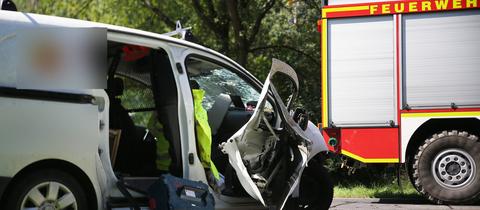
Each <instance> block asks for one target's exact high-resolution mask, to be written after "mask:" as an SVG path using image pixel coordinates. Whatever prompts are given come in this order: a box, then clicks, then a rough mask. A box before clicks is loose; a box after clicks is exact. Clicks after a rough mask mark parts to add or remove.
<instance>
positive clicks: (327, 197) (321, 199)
mask: <svg viewBox="0 0 480 210" xmlns="http://www.w3.org/2000/svg"><path fill="white" fill-rule="evenodd" d="M332 200H333V182H332V178H331V177H330V175H329V174H328V171H327V169H325V167H324V166H323V164H322V161H320V160H317V159H312V160H311V161H310V162H309V163H308V167H307V168H305V171H304V172H303V174H302V177H301V180H300V196H299V197H298V198H289V199H288V201H287V203H286V205H285V209H287V210H297V209H307V210H327V209H329V208H330V205H331V204H332Z"/></svg>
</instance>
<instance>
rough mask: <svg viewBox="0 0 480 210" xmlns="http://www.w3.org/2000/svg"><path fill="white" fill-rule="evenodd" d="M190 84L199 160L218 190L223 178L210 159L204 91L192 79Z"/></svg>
mask: <svg viewBox="0 0 480 210" xmlns="http://www.w3.org/2000/svg"><path fill="white" fill-rule="evenodd" d="M190 86H191V87H192V95H193V105H194V107H193V108H194V115H195V131H196V135H197V147H198V153H199V158H200V162H202V165H203V167H204V168H205V169H206V170H205V172H206V175H207V179H208V182H209V183H210V184H211V186H212V187H213V188H214V189H215V190H218V191H220V190H222V188H223V185H224V184H223V183H224V179H223V177H222V176H221V175H220V173H219V172H218V170H217V168H216V167H215V164H214V163H213V161H212V159H211V153H212V152H211V150H212V130H211V128H210V125H209V124H208V114H207V111H206V110H205V109H204V108H203V106H202V101H203V98H204V96H205V91H204V90H202V89H200V86H199V85H198V83H197V82H196V81H194V80H192V81H190Z"/></svg>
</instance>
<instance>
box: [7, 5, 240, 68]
mask: <svg viewBox="0 0 480 210" xmlns="http://www.w3.org/2000/svg"><path fill="white" fill-rule="evenodd" d="M2 22H16V23H18V24H25V25H40V26H55V27H79V28H82V27H100V28H107V30H108V31H111V32H120V33H126V34H133V35H137V36H143V37H148V38H152V39H157V40H160V41H165V42H169V43H173V44H178V45H182V46H185V47H190V48H195V49H197V50H201V51H205V52H208V53H211V54H214V55H215V56H218V57H220V58H222V59H225V60H226V61H228V62H229V63H230V64H231V65H233V66H235V67H236V68H240V69H242V70H244V68H243V67H242V66H240V65H239V64H237V63H236V62H235V61H233V60H232V59H230V58H228V57H227V56H225V55H223V54H221V53H219V52H217V51H214V50H212V49H209V48H207V47H204V46H202V45H198V44H195V43H192V42H189V41H185V40H182V39H177V38H174V37H170V36H166V35H162V34H157V33H152V32H148V31H142V30H138V29H132V28H127V27H122V26H116V25H110V24H105V23H97V22H91V21H85V20H78V19H72V18H64V17H57V16H49V15H40V14H33V13H25V12H13V11H5V10H0V24H1V23H2Z"/></svg>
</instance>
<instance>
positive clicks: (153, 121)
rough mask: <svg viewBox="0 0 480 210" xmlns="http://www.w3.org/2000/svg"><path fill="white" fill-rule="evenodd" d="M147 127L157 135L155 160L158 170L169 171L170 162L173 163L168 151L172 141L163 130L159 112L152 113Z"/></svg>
mask: <svg viewBox="0 0 480 210" xmlns="http://www.w3.org/2000/svg"><path fill="white" fill-rule="evenodd" d="M147 128H148V130H149V131H150V132H151V133H152V135H153V136H154V137H155V140H156V144H157V152H156V153H157V158H156V160H155V163H156V165H157V170H159V171H160V172H168V170H169V167H170V164H171V163H172V158H171V157H170V154H169V153H168V149H169V148H170V143H169V142H168V140H167V138H166V137H165V134H164V132H163V124H162V123H160V121H158V117H157V112H154V113H153V114H152V115H151V117H150V120H149V121H148V125H147Z"/></svg>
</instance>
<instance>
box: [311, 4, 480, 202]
mask: <svg viewBox="0 0 480 210" xmlns="http://www.w3.org/2000/svg"><path fill="white" fill-rule="evenodd" d="M322 4H323V5H322V18H321V20H319V21H318V27H319V31H320V32H321V60H322V65H321V79H322V124H321V127H322V128H323V129H322V133H323V135H324V137H325V141H327V142H328V146H329V149H330V150H331V151H334V152H336V153H340V154H342V155H344V156H348V157H350V158H353V159H355V160H358V161H360V162H363V163H396V164H405V166H406V168H407V171H408V174H409V177H410V180H411V182H412V184H413V185H414V186H415V188H416V189H417V190H418V191H419V192H420V193H421V194H422V195H424V196H425V197H426V198H428V199H429V200H430V201H432V202H434V203H438V204H441V203H449V204H465V203H472V202H476V201H478V200H479V199H480V140H479V137H480V9H479V8H480V2H479V0H408V1H388V2H384V1H378V0H329V1H326V0H325V1H323V2H322Z"/></svg>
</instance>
